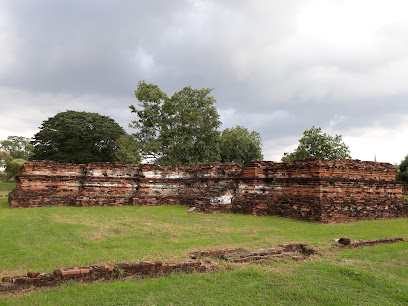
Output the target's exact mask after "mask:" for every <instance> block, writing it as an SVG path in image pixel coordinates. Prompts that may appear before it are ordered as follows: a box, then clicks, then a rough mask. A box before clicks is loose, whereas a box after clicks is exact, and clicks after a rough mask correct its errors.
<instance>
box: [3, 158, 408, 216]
mask: <svg viewBox="0 0 408 306" xmlns="http://www.w3.org/2000/svg"><path fill="white" fill-rule="evenodd" d="M396 172H397V170H395V168H394V167H393V166H392V165H391V164H385V163H378V162H361V161H359V160H350V159H345V160H339V161H324V160H299V161H294V162H288V163H274V162H268V161H259V162H252V163H250V164H249V165H247V166H245V167H242V166H240V165H238V164H234V163H229V164H219V163H205V164H196V165H186V166H173V167H167V168H163V167H159V166H156V165H146V164H142V165H125V164H114V163H92V164H87V165H74V164H59V163H56V162H51V161H32V162H28V163H26V164H24V165H23V167H22V169H21V175H20V176H19V177H18V178H17V186H16V188H15V189H14V190H13V192H12V193H11V194H10V196H9V204H10V207H37V206H55V205H70V206H107V205H114V206H121V205H169V204H178V205H188V206H190V207H192V206H194V207H196V210H197V211H202V212H207V213H212V212H233V213H242V214H253V215H273V216H282V217H287V218H293V219H299V220H305V221H315V222H324V223H328V222H345V221H353V220H367V219H384V218H396V217H408V201H406V200H404V199H403V197H402V192H403V185H402V184H401V183H399V182H396V181H395V175H396Z"/></svg>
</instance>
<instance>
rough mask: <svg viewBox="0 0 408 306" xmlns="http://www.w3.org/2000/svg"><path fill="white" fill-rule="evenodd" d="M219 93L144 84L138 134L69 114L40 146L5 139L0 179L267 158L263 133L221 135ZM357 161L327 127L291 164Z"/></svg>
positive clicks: (59, 117)
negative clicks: (63, 170)
mask: <svg viewBox="0 0 408 306" xmlns="http://www.w3.org/2000/svg"><path fill="white" fill-rule="evenodd" d="M211 92H212V89H209V88H202V89H193V88H191V87H190V86H186V87H184V88H183V89H182V90H180V91H178V92H176V93H174V94H173V95H172V96H168V95H167V94H166V93H165V92H163V91H162V90H161V89H160V88H159V87H158V86H157V85H155V84H148V83H146V82H145V81H140V82H139V84H138V86H137V89H136V91H135V96H136V98H137V100H138V101H139V102H138V105H137V106H134V105H131V106H129V107H130V109H131V112H132V113H134V114H136V118H135V120H133V121H132V122H131V125H130V126H131V127H133V128H134V129H135V132H134V133H133V134H128V133H126V132H125V130H124V129H123V128H122V127H121V126H120V125H119V124H117V123H116V122H115V121H114V120H113V119H111V118H110V117H108V116H102V115H100V114H97V113H88V112H77V111H65V112H61V113H58V114H56V115H55V116H53V117H50V118H48V119H47V120H45V121H44V122H43V123H42V125H41V127H40V128H39V129H40V130H39V132H38V133H36V134H35V135H34V137H33V138H32V140H31V141H30V139H28V138H25V137H20V136H9V137H8V138H7V139H6V140H2V141H0V167H1V169H3V171H0V178H1V177H2V178H5V179H10V178H12V177H14V176H15V175H16V174H18V169H19V168H20V166H21V165H22V164H23V163H24V162H25V161H27V160H33V159H39V160H53V161H57V162H69V163H91V162H121V163H129V164H138V163H140V162H141V161H146V160H148V159H150V160H151V161H153V162H154V163H156V164H159V165H163V166H169V165H176V164H193V163H200V162H223V163H226V162H236V163H240V164H246V163H248V162H250V161H252V160H262V159H263V155H262V139H261V135H260V134H259V133H258V132H256V131H249V130H248V129H247V128H245V127H243V126H239V125H237V126H235V127H232V128H226V129H224V130H223V131H220V130H219V129H220V126H221V121H220V119H219V117H220V116H219V114H218V110H217V108H216V107H215V103H216V100H215V99H214V97H212V96H211ZM306 158H307V159H308V158H321V159H329V160H335V159H342V158H351V157H350V150H349V148H348V146H347V145H346V144H345V143H344V142H343V141H342V136H341V135H335V136H330V135H327V134H325V133H323V132H322V129H321V128H320V127H317V128H316V127H314V126H313V127H312V128H310V129H308V130H305V131H304V132H303V137H302V138H301V139H299V145H298V147H297V148H296V149H295V151H294V152H292V153H288V152H286V153H284V156H283V158H282V161H283V162H288V161H293V160H297V159H306ZM399 168H400V171H401V172H400V173H399V174H398V176H397V179H398V180H403V181H406V182H408V169H407V168H408V155H407V157H406V158H405V160H403V161H402V162H401V165H400V166H399Z"/></svg>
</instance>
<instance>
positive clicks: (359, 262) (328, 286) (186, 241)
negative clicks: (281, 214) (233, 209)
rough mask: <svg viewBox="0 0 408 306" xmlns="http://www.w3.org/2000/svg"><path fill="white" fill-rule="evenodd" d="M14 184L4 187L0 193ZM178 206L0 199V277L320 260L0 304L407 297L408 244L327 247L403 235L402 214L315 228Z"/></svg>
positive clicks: (89, 287)
mask: <svg viewBox="0 0 408 306" xmlns="http://www.w3.org/2000/svg"><path fill="white" fill-rule="evenodd" d="M12 187H13V184H10V183H0V194H2V195H4V194H6V193H7V192H8V190H10V188H12ZM186 210H187V208H186V207H183V206H164V207H90V208H87V207H84V208H76V207H51V208H34V209H10V208H8V205H7V198H5V197H4V196H3V197H0V224H1V231H0V277H2V276H13V275H18V274H22V273H25V272H27V271H38V272H52V270H53V269H55V268H62V267H71V266H82V265H91V264H105V263H106V264H112V263H119V262H134V261H141V260H161V261H164V262H171V261H179V260H185V259H187V257H188V254H189V252H191V251H195V250H205V249H214V248H225V247H245V248H247V249H249V250H255V249H258V248H261V247H269V246H274V245H277V244H279V243H286V242H306V243H309V244H311V245H313V246H317V247H318V248H320V253H321V254H322V256H313V257H311V258H310V259H307V260H306V261H302V262H294V261H289V260H283V261H279V262H271V263H268V264H266V265H247V264H241V265H236V266H234V270H233V271H224V272H222V273H218V274H204V275H202V274H193V275H171V276H168V277H164V278H157V279H145V280H127V281H122V282H109V283H99V284H85V285H84V284H76V283H70V284H67V285H63V286H61V287H58V288H52V289H44V290H36V291H31V292H28V293H25V294H23V295H19V296H13V295H9V294H5V295H0V304H2V303H3V304H6V305H7V304H17V305H21V304H23V305H24V304H25V305H33V304H38V305H43V304H50V305H57V304H58V305H69V304H81V305H83V304H89V305H97V304H106V305H108V304H112V305H114V304H115V305H126V304H132V305H134V304H140V305H169V304H185V305H193V304H195V305H222V304H225V305H239V304H257V305H265V304H287V305H293V304H325V305H327V304H333V305H355V304H378V305H396V304H404V303H408V243H398V244H394V245H383V246H375V247H370V248H358V249H333V248H326V246H328V245H330V244H331V243H332V239H333V238H339V237H350V238H351V239H352V240H357V239H377V238H385V237H403V238H404V239H408V219H392V220H378V221H360V222H352V223H345V224H317V223H308V222H302V221H295V220H289V219H283V218H278V217H255V216H244V215H234V214H215V215H204V214H200V213H192V214H188V213H186Z"/></svg>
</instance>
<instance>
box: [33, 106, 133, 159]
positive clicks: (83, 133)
mask: <svg viewBox="0 0 408 306" xmlns="http://www.w3.org/2000/svg"><path fill="white" fill-rule="evenodd" d="M124 134H125V131H124V130H123V128H122V127H120V126H119V124H117V123H116V122H115V121H114V120H113V119H111V118H110V117H107V116H102V115H100V114H97V113H87V112H77V111H66V112H62V113H58V114H57V115H55V116H54V117H51V118H48V119H47V120H45V121H44V122H43V123H42V125H41V127H40V131H39V132H38V133H37V134H35V136H34V138H33V141H32V144H33V146H34V150H33V151H34V152H33V157H32V158H33V159H40V160H43V159H46V160H53V161H57V162H67V163H91V162H114V161H115V159H116V151H117V149H118V146H117V139H118V138H119V137H121V136H122V135H124Z"/></svg>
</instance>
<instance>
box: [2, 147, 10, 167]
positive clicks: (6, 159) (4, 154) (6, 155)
mask: <svg viewBox="0 0 408 306" xmlns="http://www.w3.org/2000/svg"><path fill="white" fill-rule="evenodd" d="M12 159H13V158H12V157H11V155H10V153H9V152H6V151H0V168H5V167H6V165H7V163H8V162H9V161H11V160H12Z"/></svg>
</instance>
